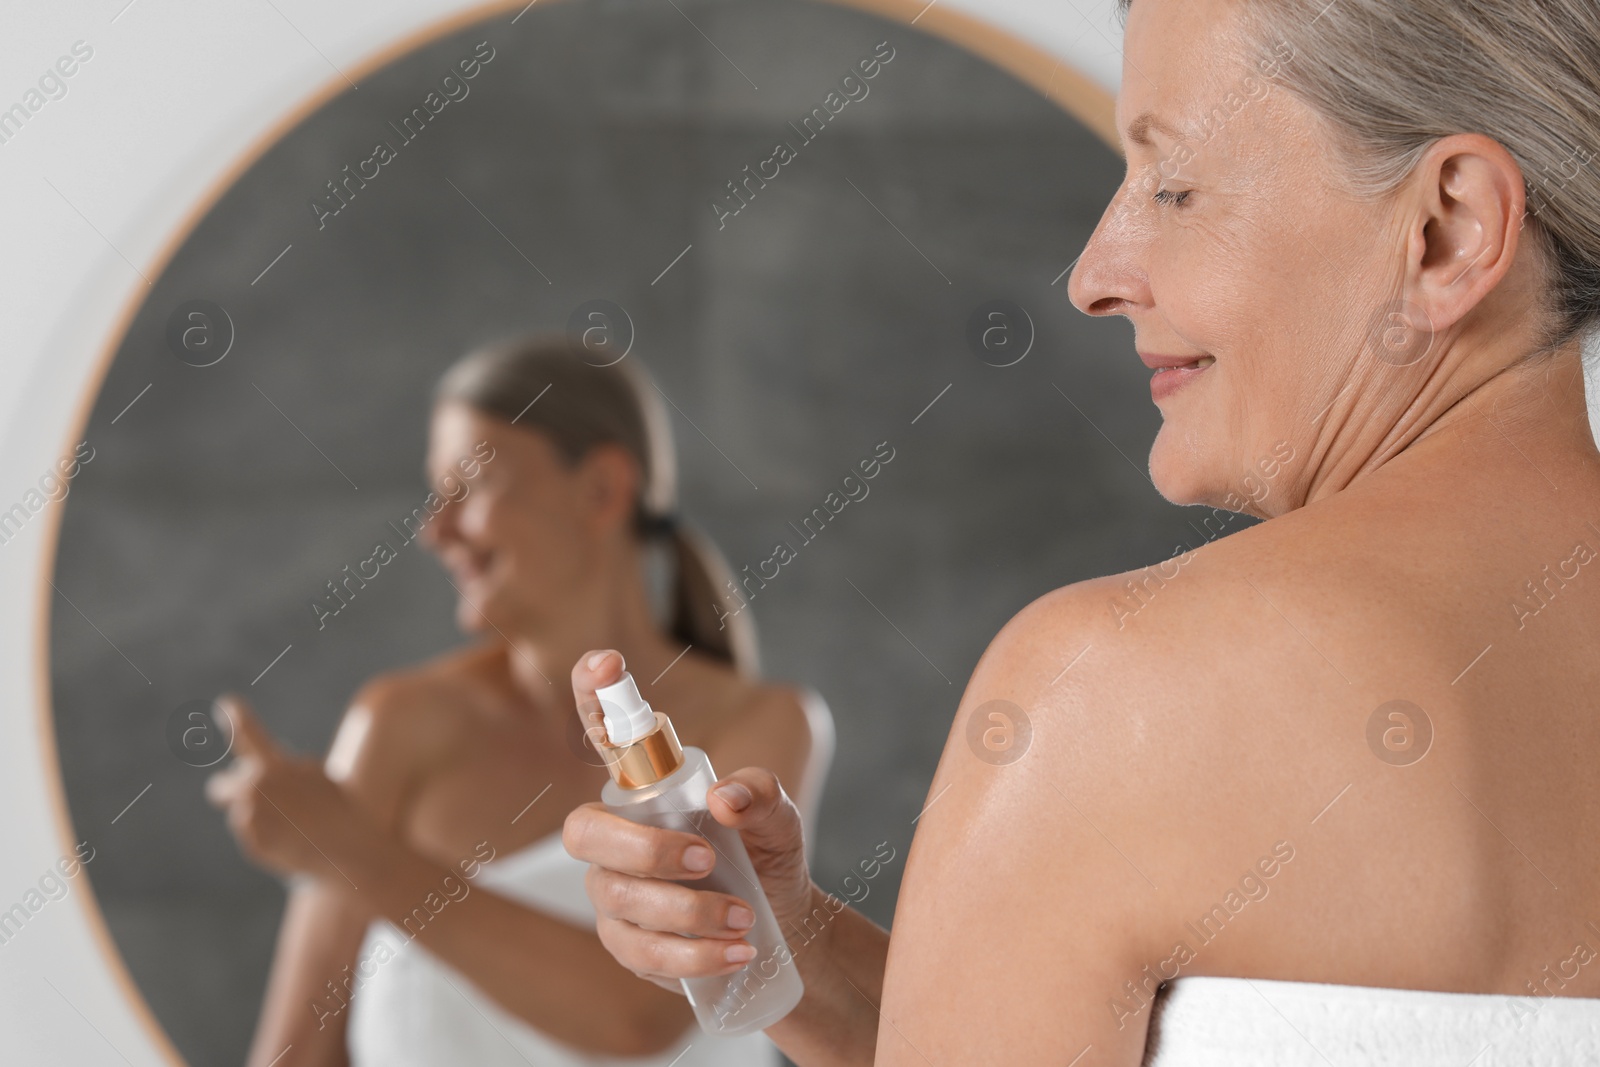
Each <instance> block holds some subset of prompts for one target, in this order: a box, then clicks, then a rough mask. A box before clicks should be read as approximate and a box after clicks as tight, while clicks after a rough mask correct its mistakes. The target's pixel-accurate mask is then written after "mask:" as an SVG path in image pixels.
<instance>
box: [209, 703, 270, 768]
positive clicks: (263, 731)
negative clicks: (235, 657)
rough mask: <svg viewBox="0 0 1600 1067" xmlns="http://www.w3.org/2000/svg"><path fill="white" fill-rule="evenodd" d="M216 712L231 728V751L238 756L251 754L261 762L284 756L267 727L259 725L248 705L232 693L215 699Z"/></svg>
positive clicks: (259, 721)
mask: <svg viewBox="0 0 1600 1067" xmlns="http://www.w3.org/2000/svg"><path fill="white" fill-rule="evenodd" d="M215 707H216V709H217V713H218V714H219V715H222V716H224V717H226V719H227V720H228V725H229V726H230V727H231V729H232V737H233V751H234V754H235V755H238V756H247V757H250V756H253V757H255V758H257V759H260V760H261V761H262V762H266V763H275V762H278V761H279V760H282V759H283V758H284V752H283V749H281V748H280V747H278V742H277V741H275V740H274V739H273V737H272V735H271V734H270V733H268V732H267V728H266V727H265V726H262V725H261V720H260V719H258V718H256V715H255V712H254V711H252V710H250V705H248V704H246V703H245V702H244V700H243V699H242V698H240V697H238V696H235V695H234V694H232V693H224V694H223V695H222V696H220V697H218V698H217V700H216V704H215Z"/></svg>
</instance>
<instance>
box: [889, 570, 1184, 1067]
mask: <svg viewBox="0 0 1600 1067" xmlns="http://www.w3.org/2000/svg"><path fill="white" fill-rule="evenodd" d="M1104 601H1105V591H1104V588H1103V587H1102V586H1101V585H1100V584H1099V583H1083V584H1081V585H1079V586H1073V587H1068V588H1067V589H1064V590H1058V591H1057V592H1056V593H1052V594H1050V595H1048V596H1046V597H1043V598H1041V599H1040V600H1037V601H1035V602H1034V603H1033V604H1031V605H1029V606H1028V607H1027V608H1026V609H1024V610H1023V611H1022V612H1020V613H1019V614H1018V615H1017V616H1016V617H1015V618H1013V619H1012V620H1011V621H1010V622H1009V623H1008V624H1007V625H1006V627H1005V628H1004V629H1003V630H1002V631H1001V632H1000V634H999V635H998V636H996V637H995V639H994V640H993V642H991V644H990V645H989V648H988V649H987V651H986V652H985V653H984V655H983V657H982V659H981V660H980V661H979V663H978V666H977V668H976V669H975V670H974V672H973V676H972V678H971V680H970V681H969V682H968V685H967V688H966V691H965V693H964V694H963V696H962V699H961V703H960V706H959V708H958V710H957V714H956V717H955V720H954V722H953V724H952V726H951V730H950V733H949V736H948V738H947V740H946V744H945V749H944V754H943V756H942V757H941V759H940V763H939V767H938V771H937V773H936V775H935V778H934V782H933V785H932V787H931V788H930V790H929V797H928V801H927V804H926V806H925V807H924V813H923V814H922V815H920V816H919V817H918V827H917V830H916V835H915V838H914V840H913V842H912V846H911V850H910V855H909V857H908V859H907V867H906V875H905V879H904V882H903V884H902V887H901V892H900V897H899V902H898V905H897V909H896V914H895V922H894V930H893V938H892V940H891V942H890V948H889V960H888V970H887V973H886V976H885V985H884V999H883V1005H882V1013H883V1019H884V1021H885V1022H886V1023H888V1024H889V1025H885V1026H880V1027H879V1031H878V1058H877V1061H876V1062H878V1063H879V1064H885V1065H899V1064H923V1063H926V1062H929V1061H931V1062H934V1063H979V1062H984V1063H994V1062H1006V1063H1016V1064H1035V1063H1037V1064H1043V1063H1056V1064H1059V1063H1066V1062H1069V1061H1072V1060H1073V1058H1074V1057H1075V1056H1078V1055H1079V1054H1080V1052H1083V1051H1085V1049H1086V1048H1088V1047H1091V1046H1092V1051H1091V1052H1090V1053H1089V1054H1088V1055H1087V1056H1085V1058H1084V1059H1083V1061H1082V1064H1083V1067H1089V1065H1090V1064H1113V1065H1133V1064H1137V1063H1138V1062H1139V1058H1140V1056H1141V1055H1142V1051H1143V1047H1144V1030H1145V1023H1146V1022H1147V1021H1148V1014H1144V1015H1141V1016H1139V1017H1138V1018H1137V1020H1134V1021H1129V1020H1128V1019H1126V1018H1121V1017H1119V1016H1118V1014H1117V1013H1116V1012H1115V1010H1113V1009H1112V1008H1111V1005H1112V1003H1113V1002H1114V1001H1115V1000H1116V999H1117V998H1119V997H1124V996H1126V992H1125V988H1124V983H1125V982H1129V981H1133V982H1138V981H1139V980H1140V978H1141V968H1142V967H1143V966H1144V965H1145V964H1146V963H1147V962H1152V960H1151V959H1150V952H1151V951H1153V944H1154V943H1155V939H1154V937H1152V933H1153V931H1154V930H1155V929H1157V928H1158V927H1160V926H1161V924H1157V923H1153V922H1152V918H1153V917H1154V916H1156V915H1158V914H1160V913H1161V912H1162V911H1163V910H1164V908H1165V906H1166V905H1165V903H1164V896H1163V892H1162V891H1161V890H1158V889H1157V888H1156V883H1155V882H1153V881H1152V878H1153V877H1160V874H1158V873H1157V867H1156V866H1155V865H1153V864H1152V862H1151V855H1152V849H1153V848H1154V845H1153V843H1152V842H1150V841H1149V840H1147V839H1146V838H1145V837H1144V835H1143V830H1144V828H1145V827H1146V825H1147V824H1148V823H1149V822H1150V820H1151V818H1153V817H1155V816H1156V815H1157V814H1158V813H1154V812H1152V811H1151V805H1150V802H1149V800H1148V797H1147V795H1146V793H1145V791H1144V790H1142V789H1141V787H1140V783H1139V782H1138V781H1136V780H1132V779H1133V778H1134V776H1132V775H1130V774H1129V773H1128V760H1127V759H1126V758H1125V757H1126V756H1127V749H1128V748H1129V745H1130V741H1129V738H1128V737H1127V736H1126V727H1125V722H1126V720H1124V719H1123V717H1122V712H1123V709H1122V708H1121V707H1119V702H1118V699H1117V698H1118V694H1117V693H1116V692H1115V686H1114V681H1115V678H1114V673H1115V672H1114V671H1112V670H1108V669H1106V667H1107V664H1109V663H1114V662H1115V661H1116V660H1117V659H1119V658H1120V657H1118V656H1116V655H1103V656H1102V657H1099V658H1098V659H1097V658H1096V657H1095V651H1096V649H1095V645H1096V643H1097V642H1106V641H1108V640H1110V639H1112V638H1113V637H1115V636H1120V635H1115V634H1114V632H1112V631H1108V629H1107V627H1106V626H1105V622H1104V620H1105V619H1106V618H1108V617H1109V616H1107V615H1105V614H1104V613H1105V603H1104ZM1086 650H1087V651H1086ZM1069 665H1070V666H1069ZM1064 668H1068V669H1066V670H1063V669H1064ZM1133 744H1134V745H1135V746H1137V745H1138V744H1139V743H1138V742H1133ZM1169 947H1170V946H1169ZM1159 958H1160V957H1159V956H1157V957H1156V959H1159ZM952 994H954V995H952Z"/></svg>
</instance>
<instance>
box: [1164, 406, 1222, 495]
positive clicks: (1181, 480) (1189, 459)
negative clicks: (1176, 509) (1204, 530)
mask: <svg viewBox="0 0 1600 1067" xmlns="http://www.w3.org/2000/svg"><path fill="white" fill-rule="evenodd" d="M1170 429H1171V428H1170V427H1169V426H1166V425H1163V426H1162V428H1161V432H1160V433H1159V434H1157V435H1156V441H1155V444H1154V445H1152V446H1151V448H1150V481H1151V482H1152V483H1153V484H1154V485H1155V487H1156V492H1158V493H1160V494H1161V496H1162V497H1163V498H1164V499H1165V500H1166V501H1167V502H1168V503H1172V504H1178V505H1182V506H1190V505H1194V504H1209V503H1211V502H1212V500H1213V498H1214V494H1213V493H1212V492H1211V487H1210V486H1209V485H1208V484H1207V480H1206V478H1205V472H1204V471H1203V470H1202V469H1201V466H1200V464H1199V463H1197V462H1196V461H1195V460H1196V457H1195V454H1194V452H1193V451H1192V450H1186V449H1181V448H1176V447H1173V446H1172V445H1171V444H1170V443H1169V442H1168V440H1167V437H1168V434H1169V432H1170Z"/></svg>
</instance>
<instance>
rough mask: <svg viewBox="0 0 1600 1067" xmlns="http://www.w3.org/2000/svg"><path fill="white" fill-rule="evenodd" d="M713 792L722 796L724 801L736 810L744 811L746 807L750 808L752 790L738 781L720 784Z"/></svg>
mask: <svg viewBox="0 0 1600 1067" xmlns="http://www.w3.org/2000/svg"><path fill="white" fill-rule="evenodd" d="M712 792H713V793H715V794H717V796H719V797H721V798H722V802H723V803H724V804H726V805H728V807H730V808H732V809H733V810H734V811H743V810H744V809H745V808H748V807H749V806H750V801H751V799H752V798H751V796H750V790H748V789H746V788H745V787H744V786H742V785H740V784H739V783H738V782H729V783H728V784H727V785H719V786H717V788H715V789H713V790H712Z"/></svg>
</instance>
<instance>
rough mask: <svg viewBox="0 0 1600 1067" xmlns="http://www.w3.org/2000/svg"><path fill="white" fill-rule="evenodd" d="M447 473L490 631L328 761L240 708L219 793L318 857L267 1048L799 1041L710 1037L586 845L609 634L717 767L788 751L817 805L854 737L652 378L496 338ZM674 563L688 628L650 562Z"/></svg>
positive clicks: (467, 620)
mask: <svg viewBox="0 0 1600 1067" xmlns="http://www.w3.org/2000/svg"><path fill="white" fill-rule="evenodd" d="M427 471H428V478H429V481H430V483H431V485H432V487H433V489H434V493H435V495H431V496H430V498H429V501H428V502H427V507H426V508H425V509H419V512H418V515H419V516H421V517H422V518H423V519H425V524H424V525H422V527H421V531H422V537H423V538H424V540H425V541H426V543H427V544H428V546H429V547H430V548H431V549H432V550H433V551H434V552H435V553H436V554H437V555H438V556H439V558H440V560H441V562H442V563H443V564H444V566H445V568H446V570H447V571H448V572H449V576H450V580H451V582H452V584H453V585H454V586H455V588H456V590H457V591H458V593H459V597H460V599H459V600H458V611H457V618H458V622H459V623H460V625H461V626H462V627H463V628H464V629H466V630H468V631H471V632H474V633H477V634H479V635H481V637H482V640H481V642H480V643H478V644H476V645H474V646H472V647H470V648H468V649H466V650H463V651H457V652H453V653H450V654H448V655H445V656H443V657H441V658H439V659H437V660H434V661H432V662H429V663H425V664H422V665H420V666H418V667H415V668H412V669H409V670H405V671H400V672H397V673H394V674H392V675H388V676H384V677H381V678H378V679H376V680H374V681H373V682H371V683H370V684H368V685H367V686H365V687H364V688H363V689H362V690H361V691H360V692H359V693H358V694H357V695H356V697H355V700H354V701H353V703H352V704H351V706H350V709H349V711H348V712H347V713H346V715H345V717H344V720H343V722H342V724H341V725H340V727H339V730H338V733H337V735H336V736H335V738H334V742H333V745H332V748H331V750H330V752H329V754H328V758H327V761H326V767H325V769H324V767H322V766H319V765H317V764H316V763H315V762H313V761H299V760H291V759H288V758H286V757H284V756H282V755H281V754H280V753H279V752H278V751H277V749H276V746H274V745H273V743H272V741H271V739H270V738H268V737H267V736H266V735H265V734H264V733H263V732H262V730H261V728H260V726H259V725H258V724H257V723H256V721H255V720H254V719H253V718H252V717H251V716H250V714H249V712H248V711H247V710H246V709H244V708H243V707H242V706H241V705H238V704H237V702H234V703H233V704H232V705H231V706H230V708H229V710H230V711H231V712H232V713H233V717H234V719H235V722H236V726H237V734H236V738H235V745H236V750H237V751H238V752H239V753H240V754H241V755H242V757H243V758H242V759H241V760H239V761H238V763H237V764H236V765H235V767H234V768H232V769H231V770H230V771H228V772H225V773H224V775H222V776H219V778H218V779H216V780H215V781H214V783H213V788H214V795H215V798H216V800H217V801H218V802H219V803H224V804H227V805H228V807H229V809H230V810H229V819H230V824H231V825H232V827H233V829H234V831H235V833H236V834H237V835H238V836H239V838H240V840H241V842H242V843H243V844H244V845H245V846H246V848H247V849H248V850H249V851H250V852H251V853H252V854H253V855H254V856H255V857H256V858H257V859H258V860H259V861H260V862H263V863H265V864H267V865H270V866H272V867H274V868H276V869H279V870H283V871H288V872H294V873H297V874H299V875H302V876H303V877H300V878H299V879H297V885H296V887H295V888H294V890H293V892H292V893H291V896H290V900H289V905H288V910H287V913H286V915H285V917H284V921H283V925H282V928H281V931H280V934H279V940H278V952H277V959H276V961H275V963H274V965H273V970H272V976H271V980H270V983H269V986H268V991H267V997H266V1003H265V1005H264V1007H263V1010H262V1015H261V1020H260V1024H259V1027H258V1029H257V1032H256V1037H255V1042H254V1045H253V1047H252V1050H251V1055H250V1063H251V1064H252V1065H253V1067H266V1065H267V1064H273V1065H275V1067H296V1065H311V1064H319V1065H320V1064H341V1065H342V1064H345V1063H352V1064H356V1065H358V1067H364V1065H372V1067H407V1065H417V1067H443V1065H446V1064H448V1065H455V1064H472V1065H474V1067H495V1065H500V1064H508V1065H524V1064H528V1063H533V1064H537V1065H539V1067H560V1065H565V1064H573V1065H576V1064H621V1063H629V1064H635V1065H640V1067H643V1065H664V1064H668V1063H672V1064H675V1065H676V1067H690V1065H694V1064H699V1065H726V1067H745V1065H748V1064H761V1063H774V1062H776V1053H775V1050H774V1049H773V1048H772V1044H771V1042H770V1041H769V1040H768V1039H767V1038H765V1037H764V1036H762V1035H761V1034H755V1035H753V1036H750V1037H744V1038H733V1039H720V1040H712V1039H709V1038H707V1039H702V1037H701V1034H700V1031H699V1029H698V1028H697V1027H694V1025H693V1022H694V1017H693V1014H692V1012H691V1010H690V1008H689V1005H688V1003H687V1002H686V1001H685V1000H684V999H683V998H682V997H679V996H674V995H672V994H670V993H667V992H664V991H663V990H661V989H659V988H657V987H656V986H655V985H652V984H650V983H648V982H641V981H639V980H638V979H637V978H636V977H634V976H633V975H631V974H629V973H628V972H627V971H626V970H624V969H623V968H621V967H619V966H618V965H617V963H616V961H614V960H613V959H612V958H611V957H610V956H609V955H608V954H607V953H606V951H605V949H604V948H603V947H602V945H601V943H600V941H599V940H598V938H597V937H596V935H595V930H594V923H595V915H594V911H593V909H592V907H591V906H590V905H589V902H588V899H587V897H586V896H585V894H584V888H583V879H584V874H585V870H586V868H585V866H584V865H583V864H580V863H578V862H576V861H574V860H573V859H572V858H571V857H569V856H568V855H567V854H566V853H565V852H564V850H563V849H562V845H561V836H560V829H561V820H562V818H563V816H564V815H565V814H566V812H567V811H569V810H570V809H571V808H572V807H573V806H574V805H576V804H578V803H580V802H582V801H585V800H589V799H591V798H594V797H596V796H598V795H599V791H600V788H601V786H602V784H604V782H605V781H606V780H607V776H606V772H605V771H604V769H603V761H602V760H601V759H600V757H599V756H598V755H597V754H596V753H595V752H594V751H593V750H592V749H588V750H586V749H585V748H584V746H583V735H582V732H581V730H580V727H579V725H578V719H577V716H576V711H575V708H574V705H573V703H572V698H571V693H570V690H569V688H568V686H567V684H566V681H565V677H564V676H565V672H566V667H567V665H569V664H570V663H571V662H572V660H573V659H574V658H575V657H576V656H577V654H578V653H579V652H581V651H582V650H583V649H585V648H588V647H591V646H593V645H596V644H608V645H614V646H615V647H618V648H624V649H626V650H627V652H628V655H629V656H630V657H631V658H632V660H633V663H634V669H635V676H636V678H637V681H638V683H639V685H640V687H641V689H642V691H643V693H644V696H645V697H646V699H648V700H650V701H651V702H652V703H653V704H654V705H655V706H656V707H658V708H660V709H662V710H663V711H668V712H669V713H670V714H671V715H672V717H673V720H674V723H675V725H676V726H677V729H678V731H679V733H680V734H681V735H682V736H683V737H684V738H685V740H686V742H692V743H694V744H696V745H699V746H700V747H702V748H704V749H706V750H707V752H708V753H709V754H710V756H711V758H712V760H713V762H714V764H715V763H721V764H723V765H725V766H733V767H738V766H744V765H746V764H750V763H760V764H763V765H767V766H772V767H774V768H776V770H777V774H778V777H779V778H780V779H781V780H782V781H783V783H784V785H785V786H786V787H787V788H790V789H795V790H798V792H799V795H800V796H801V797H802V798H803V799H802V803H805V804H809V803H811V802H812V801H813V800H814V799H815V797H816V794H817V792H818V789H819V787H820V776H821V774H822V773H823V770H824V768H825V766H826V763H827V761H828V756H829V754H830V752H831V745H832V735H831V725H830V723H831V720H830V719H829V718H828V714H827V710H826V708H825V707H824V706H823V705H822V704H821V702H820V699H819V698H818V697H817V695H816V694H815V693H813V692H811V691H809V690H796V689H794V688H790V687H786V686H779V685H772V684H761V683H759V682H757V681H755V680H754V669H755V666H754V659H753V649H754V643H753V634H752V633H751V632H750V631H749V630H748V629H747V628H746V627H747V626H748V622H747V620H748V618H749V616H747V615H743V614H738V615H729V613H728V612H726V611H723V612H721V613H719V612H718V611H717V610H716V606H717V605H718V604H719V603H721V596H720V593H721V589H722V587H723V585H724V584H725V583H726V582H727V581H728V580H729V576H728V575H727V574H726V568H725V565H724V564H723V563H722V559H721V556H720V555H719V554H718V553H717V552H716V550H715V549H714V548H713V547H712V546H711V545H710V544H709V543H708V542H707V541H705V540H704V539H703V538H701V537H699V536H698V535H696V534H694V533H693V532H692V531H690V530H688V529H686V528H685V527H684V526H683V525H682V524H680V523H676V522H674V521H673V516H672V509H673V507H674V498H675V468H674V462H673V456H672V441H671V437H670V428H669V425H668V422H667V418H666V414H665V411H664V406H663V405H662V404H661V402H660V400H659V399H657V397H656V394H655V391H654V389H653V387H652V386H651V385H650V384H649V381H648V378H647V376H646V375H645V373H644V371H643V370H642V369H641V368H639V367H637V366H635V365H634V362H623V363H618V364H616V365H614V366H605V367H601V366H593V365H590V363H589V362H588V361H587V359H586V358H583V357H582V354H581V351H580V352H573V351H569V350H568V348H567V346H566V345H565V343H563V342H559V341H558V342H549V343H544V342H537V341H535V342H533V343H514V344H509V345H498V346H493V347H490V348H488V349H485V350H483V351H480V352H478V353H476V354H474V355H471V356H469V357H468V358H466V359H465V360H463V361H462V362H461V363H459V364H458V365H457V366H456V367H455V368H453V369H452V370H451V371H450V372H449V373H448V374H447V375H446V376H445V378H444V379H443V381H442V382H441V384H440V386H439V390H438V393H437V402H436V404H435V407H434V411H433V418H432V425H431V433H430V440H429V446H428V458H427ZM435 505H442V506H440V507H438V508H437V509H436V508H435ZM434 510H436V511H437V513H436V514H432V515H431V517H428V516H429V514H430V512H432V511H434ZM655 548H663V549H666V550H667V554H668V555H669V556H670V559H668V560H665V561H663V560H659V559H658V560H655V561H654V562H655V563H657V564H661V563H666V564H669V565H670V566H667V567H663V566H656V567H654V568H652V567H650V566H649V564H650V563H651V559H650V556H651V553H652V551H653V550H654V549H655ZM673 570H675V572H676V581H675V583H674V586H675V593H674V594H673V596H672V602H671V604H670V605H668V606H669V607H670V611H669V612H666V613H664V614H666V616H667V620H668V621H667V623H666V624H665V625H663V624H662V623H661V622H660V621H658V616H659V615H660V614H662V613H659V612H658V611H657V605H655V604H653V603H652V599H653V598H652V593H653V592H655V591H656V590H653V589H652V587H651V583H650V582H649V581H648V580H647V579H649V578H650V577H651V576H652V575H655V576H657V577H661V576H670V574H671V572H672V571H673ZM656 584H657V585H659V584H661V583H656ZM719 614H721V615H723V616H727V618H726V619H725V620H720V619H719V618H718V616H719ZM725 623H730V624H732V625H725ZM260 798H264V801H263V800H262V799H260ZM413 941H415V942H416V944H413V943H412V942H413ZM347 1049H348V1051H347Z"/></svg>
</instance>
